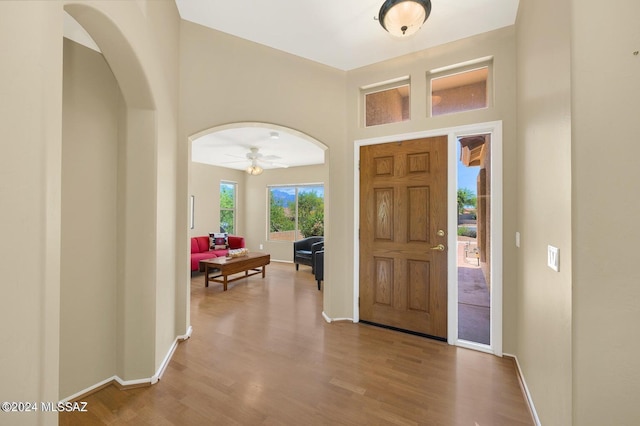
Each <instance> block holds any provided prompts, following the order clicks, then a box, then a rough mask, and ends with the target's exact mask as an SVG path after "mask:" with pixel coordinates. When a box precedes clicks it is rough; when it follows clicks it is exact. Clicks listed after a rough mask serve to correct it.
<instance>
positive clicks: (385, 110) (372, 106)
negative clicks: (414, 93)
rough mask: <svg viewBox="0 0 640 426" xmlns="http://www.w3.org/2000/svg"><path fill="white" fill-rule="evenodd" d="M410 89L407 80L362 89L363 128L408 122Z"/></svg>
mask: <svg viewBox="0 0 640 426" xmlns="http://www.w3.org/2000/svg"><path fill="white" fill-rule="evenodd" d="M410 88H411V85H410V83H409V79H408V78H402V79H401V80H400V81H394V82H391V83H380V84H377V85H374V86H367V87H366V88H363V89H362V92H363V93H364V104H365V107H364V111H365V126H366V127H370V126H377V125H380V124H388V123H398V122H401V121H406V120H409V119H410V118H411V113H410V102H409V100H410V96H409V95H410V92H411V90H410Z"/></svg>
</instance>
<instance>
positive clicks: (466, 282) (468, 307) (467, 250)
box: [456, 134, 491, 345]
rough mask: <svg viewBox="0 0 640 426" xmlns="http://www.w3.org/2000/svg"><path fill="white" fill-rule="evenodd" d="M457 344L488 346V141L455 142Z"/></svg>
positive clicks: (479, 138) (482, 138) (473, 138)
mask: <svg viewBox="0 0 640 426" xmlns="http://www.w3.org/2000/svg"><path fill="white" fill-rule="evenodd" d="M456 148H457V158H458V161H457V182H458V185H457V188H456V192H457V219H458V220H457V244H456V249H457V256H456V262H457V275H458V339H460V340H465V341H469V342H473V343H478V344H482V345H490V344H491V221H490V218H491V135H490V134H479V135H471V136H463V137H458V138H457V144H456Z"/></svg>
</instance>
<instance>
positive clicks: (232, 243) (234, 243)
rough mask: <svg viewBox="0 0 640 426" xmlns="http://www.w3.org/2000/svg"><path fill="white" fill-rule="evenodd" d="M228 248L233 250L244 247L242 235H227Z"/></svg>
mask: <svg viewBox="0 0 640 426" xmlns="http://www.w3.org/2000/svg"><path fill="white" fill-rule="evenodd" d="M229 248H230V249H234V250H235V249H240V248H245V245H244V237H238V236H237V235H229Z"/></svg>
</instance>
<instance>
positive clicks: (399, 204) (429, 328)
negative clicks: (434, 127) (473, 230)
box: [360, 136, 447, 340]
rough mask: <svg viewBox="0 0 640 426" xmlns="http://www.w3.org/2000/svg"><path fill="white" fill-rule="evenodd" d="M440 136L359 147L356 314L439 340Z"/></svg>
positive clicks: (443, 167) (443, 147)
mask: <svg viewBox="0 0 640 426" xmlns="http://www.w3.org/2000/svg"><path fill="white" fill-rule="evenodd" d="M446 231H447V137H446V136H439V137H434V138H427V139H417V140H410V141H402V142H394V143H386V144H380V145H368V146H363V147H361V148H360V319H361V320H362V321H365V322H371V323H374V324H379V325H383V326H390V327H393V328H398V329H402V330H407V331H411V332H416V333H420V334H424V335H428V336H432V337H437V338H441V339H445V340H446V338H447V249H446V243H447V236H446Z"/></svg>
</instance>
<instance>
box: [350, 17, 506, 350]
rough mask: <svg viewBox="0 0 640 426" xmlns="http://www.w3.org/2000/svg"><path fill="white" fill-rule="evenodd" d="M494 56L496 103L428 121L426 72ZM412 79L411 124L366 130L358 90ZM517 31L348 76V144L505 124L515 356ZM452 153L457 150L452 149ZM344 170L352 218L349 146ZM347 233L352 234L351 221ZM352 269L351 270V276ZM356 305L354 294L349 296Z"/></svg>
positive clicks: (469, 40)
mask: <svg viewBox="0 0 640 426" xmlns="http://www.w3.org/2000/svg"><path fill="white" fill-rule="evenodd" d="M489 56H490V57H493V66H492V67H493V75H494V82H493V98H492V102H490V105H492V106H491V107H489V108H486V109H482V110H476V111H468V112H464V113H460V114H450V115H442V116H438V117H428V113H427V111H428V105H427V93H428V90H429V82H428V78H427V72H428V71H430V70H433V69H437V68H440V67H445V66H450V65H453V64H459V63H463V62H466V61H471V60H475V59H479V58H484V57H489ZM407 75H409V76H410V77H411V120H409V121H405V122H402V123H395V124H389V125H384V126H374V127H368V128H365V127H364V126H363V125H362V122H363V120H362V117H361V115H360V114H361V111H362V105H361V104H360V103H359V102H361V96H360V88H361V87H363V86H367V85H371V84H375V83H379V82H384V81H388V80H391V79H395V78H399V77H402V76H407ZM515 84H516V82H515V29H514V28H513V27H507V28H503V29H501V30H497V31H493V32H490V33H485V34H482V35H479V36H476V37H471V38H467V39H463V40H460V41H456V42H453V43H449V44H446V45H443V46H439V47H436V48H433V49H429V50H425V51H422V52H419V53H416V54H412V55H406V56H402V57H399V58H396V59H393V60H389V61H385V62H381V63H378V64H374V65H370V66H367V67H363V68H359V69H356V70H353V71H350V72H349V74H348V86H347V99H348V114H347V120H348V127H349V141H350V143H353V141H355V140H360V139H369V138H375V137H382V136H390V135H396V134H404V133H412V132H421V131H425V130H432V129H439V128H447V127H454V126H461V125H466V124H474V123H483V122H490V121H496V120H502V121H503V164H504V166H503V170H502V173H503V180H504V183H503V184H504V188H503V211H502V214H503V218H504V224H503V232H504V241H503V245H504V256H503V271H502V273H503V317H504V320H503V348H504V351H505V352H508V353H513V352H514V351H515V349H516V346H515V343H516V334H515V331H516V330H515V321H514V318H515V315H516V307H515V302H516V286H515V284H516V283H515V280H516V268H515V251H514V248H513V235H514V233H515V201H516V184H515V176H516V171H515V170H516V169H515V162H516V161H515V159H516V143H515V142H516V141H515V129H516V127H515V126H516V117H515ZM451 149H455V148H454V147H452V148H451ZM347 155H348V156H347V157H346V158H345V161H344V164H341V166H342V167H345V168H346V174H347V175H348V176H350V177H349V179H348V180H347V181H345V182H344V185H345V186H346V188H345V190H346V194H347V197H346V198H347V199H348V200H345V204H344V206H343V212H342V214H343V216H345V217H348V218H350V219H351V218H352V217H353V193H354V188H353V177H352V176H353V162H354V159H353V147H352V146H350V148H349V151H348V152H347ZM347 225H348V226H346V229H344V230H343V232H345V233H347V234H348V235H353V221H350V222H349V223H348V224H347ZM351 270H352V268H350V271H351ZM345 297H348V300H349V302H350V303H352V300H353V295H345Z"/></svg>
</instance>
